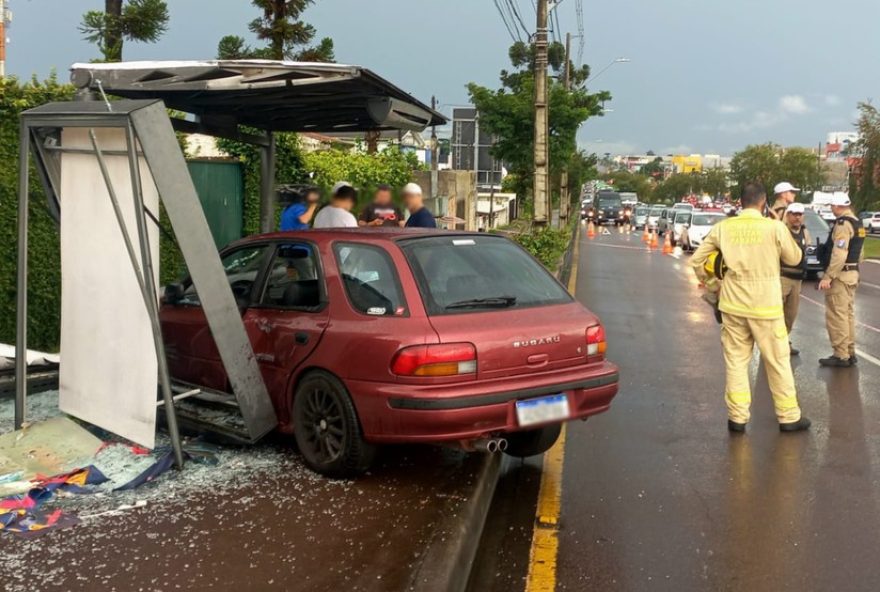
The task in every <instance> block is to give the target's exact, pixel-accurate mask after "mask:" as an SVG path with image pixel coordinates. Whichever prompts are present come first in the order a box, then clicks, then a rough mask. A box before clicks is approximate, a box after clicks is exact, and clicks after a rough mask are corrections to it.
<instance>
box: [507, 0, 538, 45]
mask: <svg viewBox="0 0 880 592" xmlns="http://www.w3.org/2000/svg"><path fill="white" fill-rule="evenodd" d="M507 4H508V5H509V6H510V9H511V10H512V11H513V15H514V16H515V17H516V20H517V21H519V24H520V26H521V27H522V30H523V32H524V33H525V34H526V38H528V37H531V35H532V34H531V32H530V31H529V28H528V27H527V26H526V23H525V21H523V18H522V16H521V15H520V13H519V4H518V2H517V0H507ZM514 24H515V23H514Z"/></svg>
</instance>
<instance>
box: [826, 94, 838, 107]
mask: <svg viewBox="0 0 880 592" xmlns="http://www.w3.org/2000/svg"><path fill="white" fill-rule="evenodd" d="M825 104H826V105H828V106H829V107H836V106H838V105H840V97H838V96H837V95H826V96H825Z"/></svg>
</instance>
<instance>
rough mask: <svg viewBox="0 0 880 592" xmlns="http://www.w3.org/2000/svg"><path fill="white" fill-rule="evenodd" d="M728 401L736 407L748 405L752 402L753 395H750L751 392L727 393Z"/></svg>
mask: <svg viewBox="0 0 880 592" xmlns="http://www.w3.org/2000/svg"><path fill="white" fill-rule="evenodd" d="M727 400H728V401H730V402H731V403H733V404H734V405H748V404H749V403H751V402H752V393H750V392H749V391H740V392H738V393H727Z"/></svg>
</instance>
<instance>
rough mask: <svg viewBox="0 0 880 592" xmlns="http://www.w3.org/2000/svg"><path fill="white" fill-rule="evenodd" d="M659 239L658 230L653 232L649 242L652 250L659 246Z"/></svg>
mask: <svg viewBox="0 0 880 592" xmlns="http://www.w3.org/2000/svg"><path fill="white" fill-rule="evenodd" d="M658 243H659V241H658V240H657V231H656V230H655V231H654V232H652V233H651V242H649V243H648V248H649V249H651V250H652V251H653V250H655V249H656V248H657V246H658Z"/></svg>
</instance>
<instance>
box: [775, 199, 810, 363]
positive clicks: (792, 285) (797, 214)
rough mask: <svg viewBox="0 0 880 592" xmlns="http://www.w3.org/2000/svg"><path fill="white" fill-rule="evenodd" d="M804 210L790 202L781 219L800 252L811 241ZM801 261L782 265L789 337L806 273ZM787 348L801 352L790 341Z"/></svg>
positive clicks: (794, 353) (796, 352) (797, 204)
mask: <svg viewBox="0 0 880 592" xmlns="http://www.w3.org/2000/svg"><path fill="white" fill-rule="evenodd" d="M804 211H805V208H804V204H802V203H798V202H792V203H790V204H789V205H788V207H787V208H786V209H785V218H784V219H783V222H785V225H786V226H787V227H788V231H789V232H791V237H792V238H793V239H794V242H796V243H797V244H798V246H799V247H800V248H801V252H802V253H806V250H807V245H808V244H810V243H811V242H812V241H811V239H810V232H809V231H808V230H807V227H806V225H805V224H804ZM803 263H804V262H803V260H802V261H801V264H800V265H798V266H797V267H789V266H788V265H783V266H782V308H783V312H784V314H785V329H786V331H788V336H789V339H790V338H791V331H792V329H794V322H795V320H796V319H797V314H798V306H799V305H800V302H801V288H802V287H803V284H804V275H805V274H806V270H805V269H804V264H803ZM789 349H790V350H791V355H793V356H796V355H798V354H800V353H801V352H800V351H799V350H797V349H795V348H794V347H792V346H791V341H789Z"/></svg>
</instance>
